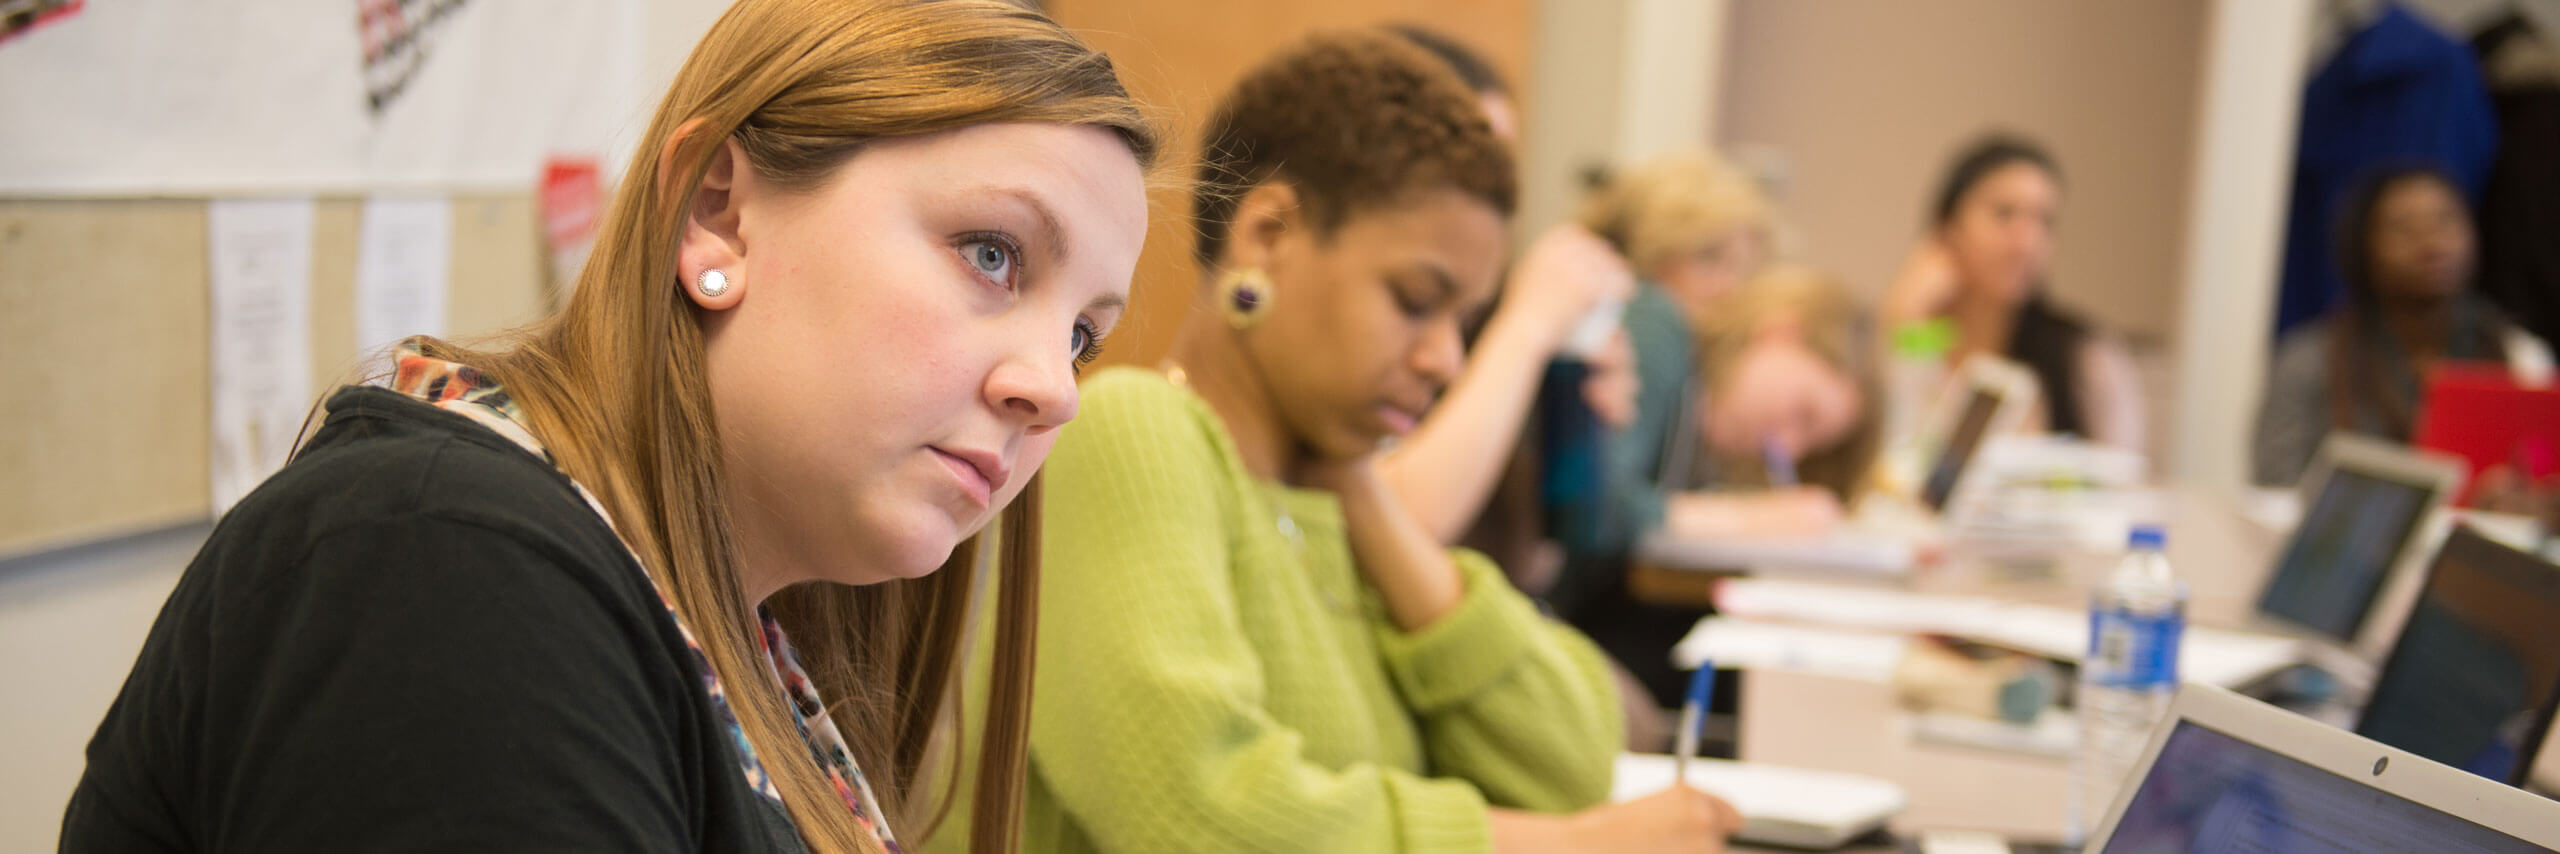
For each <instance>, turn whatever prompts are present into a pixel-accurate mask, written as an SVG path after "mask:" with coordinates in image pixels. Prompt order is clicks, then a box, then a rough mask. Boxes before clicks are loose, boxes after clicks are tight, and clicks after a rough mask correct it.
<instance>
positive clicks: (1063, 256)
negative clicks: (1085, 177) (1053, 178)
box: [969, 184, 1071, 265]
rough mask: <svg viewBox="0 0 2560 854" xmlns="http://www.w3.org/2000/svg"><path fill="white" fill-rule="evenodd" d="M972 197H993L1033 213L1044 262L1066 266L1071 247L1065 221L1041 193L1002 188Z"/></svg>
mask: <svg viewBox="0 0 2560 854" xmlns="http://www.w3.org/2000/svg"><path fill="white" fill-rule="evenodd" d="M969 194H970V195H973V196H981V195H982V196H993V197H995V198H998V199H1003V200H1006V201H1008V202H1011V203H1013V204H1015V205H1019V206H1021V207H1022V208H1023V209H1025V210H1027V211H1030V213H1031V220H1032V228H1033V230H1034V232H1035V233H1034V234H1033V235H1032V242H1033V243H1035V244H1038V246H1039V247H1040V249H1039V251H1040V254H1041V256H1042V257H1041V260H1043V261H1045V262H1047V263H1050V264H1057V265H1064V264H1066V262H1067V251H1068V249H1070V248H1071V247H1069V246H1068V245H1067V230H1066V226H1065V225H1064V224H1063V222H1064V220H1061V219H1059V218H1058V212H1057V211H1056V210H1055V209H1053V208H1051V207H1050V206H1049V203H1048V202H1046V201H1044V200H1042V199H1041V198H1040V194H1039V193H1038V192H1035V191H1033V190H1031V189H1030V188H1028V187H1021V186H1015V185H1010V184H998V185H990V186H985V187H979V188H976V189H973V190H971V191H970V193H969Z"/></svg>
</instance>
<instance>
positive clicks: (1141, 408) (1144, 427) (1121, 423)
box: [1060, 365, 1221, 454]
mask: <svg viewBox="0 0 2560 854" xmlns="http://www.w3.org/2000/svg"><path fill="white" fill-rule="evenodd" d="M1077 393H1078V394H1079V395H1080V397H1081V400H1080V401H1079V403H1078V405H1077V408H1076V418H1075V420H1074V421H1073V422H1070V423H1069V424H1068V425H1067V427H1066V433H1065V436H1066V438H1065V439H1064V440H1062V441H1061V443H1060V446H1061V447H1062V448H1063V447H1065V446H1067V445H1069V444H1085V443H1091V442H1094V441H1097V440H1098V441H1104V442H1111V443H1123V442H1139V443H1143V444H1145V445H1147V446H1149V447H1153V448H1158V449H1161V450H1165V451H1175V452H1179V451H1183V450H1190V451H1194V452H1198V453H1210V454H1214V453H1216V451H1217V447H1218V439H1217V437H1218V436H1219V435H1221V428H1220V426H1219V422H1218V417H1217V413H1216V412H1215V411H1212V410H1211V409H1210V408H1209V404H1208V402H1207V401H1204V400H1201V399H1200V396H1199V395H1197V394H1193V393H1192V392H1191V390H1190V389H1188V388H1185V387H1184V386H1183V385H1182V384H1180V383H1177V382H1175V381H1174V380H1173V379H1171V378H1169V377H1167V376H1165V375H1164V374H1162V373H1159V372H1156V371H1151V370H1147V369H1144V368H1137V367H1130V366H1126V365H1122V366H1115V367H1110V368H1104V369H1103V370H1101V371H1099V372H1096V373H1095V374H1094V375H1093V376H1092V377H1090V378H1088V379H1086V380H1085V381H1084V383H1083V384H1082V385H1081V386H1079V387H1078V389H1077Z"/></svg>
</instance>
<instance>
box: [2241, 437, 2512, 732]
mask: <svg viewBox="0 0 2560 854" xmlns="http://www.w3.org/2000/svg"><path fill="white" fill-rule="evenodd" d="M2461 482H2462V463H2461V461H2459V460H2455V459H2452V458H2449V457H2445V456H2442V455H2438V454H2430V453H2426V452H2422V451H2417V450H2412V449H2409V448H2404V447H2401V446H2397V445H2392V444H2389V443H2386V442H2381V441H2377V440H2373V439H2367V438H2361V437H2356V436H2349V435H2345V434H2332V435H2330V436H2329V438H2328V441H2326V442H2324V443H2323V444H2322V445H2321V448H2320V454H2319V456H2318V457H2317V458H2315V459H2314V461H2313V462H2312V466H2311V470H2310V472H2308V473H2307V474H2305V475H2304V476H2303V479H2302V484H2301V494H2302V507H2303V511H2302V521H2301V522H2300V524H2298V525H2296V526H2295V527H2294V529H2293V534H2292V536H2291V537H2289V538H2287V540H2286V541H2285V544H2284V547H2283V549H2282V550H2281V551H2280V552H2278V555H2279V556H2278V557H2277V559H2276V565H2275V567H2274V569H2273V572H2272V573H2270V574H2269V576H2268V578H2267V583H2266V587H2264V588H2263V589H2262V590H2261V591H2260V593H2259V596H2258V613H2259V614H2261V615H2263V616H2265V617H2268V618H2271V619H2272V621H2274V622H2276V623H2277V624H2279V625H2280V626H2282V627H2285V628H2290V629H2293V630H2296V631H2298V632H2302V633H2307V634H2309V635H2312V636H2314V637H2315V638H2317V639H2318V640H2320V641H2323V642H2324V643H2323V644H2322V646H2325V647H2327V648H2330V649H2332V650H2336V651H2344V652H2346V653H2348V654H2347V655H2326V656H2320V660H2319V661H2317V662H2316V663H2317V664H2319V665H2320V666H2321V667H2323V668H2324V669H2329V670H2331V671H2333V672H2334V673H2335V675H2337V676H2339V677H2340V678H2342V679H2345V680H2347V681H2350V682H2353V683H2357V684H2363V683H2366V682H2368V681H2369V679H2370V676H2371V673H2372V671H2371V665H2370V664H2369V662H2373V661H2376V660H2379V659H2381V658H2382V656H2383V655H2384V654H2385V653H2386V652H2388V651H2389V650H2390V648H2391V641H2392V639H2393V638H2394V637H2396V636H2397V635H2398V632H2399V629H2400V620H2401V618H2402V617H2403V616H2404V615H2405V614H2407V612H2408V607H2409V603H2410V602H2411V601H2412V600H2414V599H2415V598H2416V595H2417V587H2418V582H2419V580H2420V576H2421V575H2422V572H2421V571H2420V570H2421V564H2423V563H2424V561H2425V559H2426V555H2427V554H2428V553H2429V552H2431V551H2432V550H2433V547H2434V545H2435V543H2436V542H2437V539H2438V537H2439V536H2440V535H2441V531H2442V529H2443V524H2444V523H2443V512H2442V511H2443V507H2444V504H2445V502H2446V500H2447V499H2448V498H2449V497H2450V496H2451V495H2452V494H2453V491H2454V488H2455V487H2456V486H2457V485H2459V484H2460V483H2461Z"/></svg>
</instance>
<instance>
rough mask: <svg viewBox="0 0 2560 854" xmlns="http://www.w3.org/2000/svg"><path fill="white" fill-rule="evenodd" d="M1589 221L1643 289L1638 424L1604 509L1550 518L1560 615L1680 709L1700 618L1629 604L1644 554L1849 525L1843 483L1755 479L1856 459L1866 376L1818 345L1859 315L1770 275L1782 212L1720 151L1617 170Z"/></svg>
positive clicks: (1601, 504) (1611, 479) (1841, 354)
mask: <svg viewBox="0 0 2560 854" xmlns="http://www.w3.org/2000/svg"><path fill="white" fill-rule="evenodd" d="M1581 219H1582V222H1583V223H1584V224H1585V225H1586V226H1588V227H1589V228H1590V229H1591V230H1592V231H1593V232H1595V233H1597V234H1599V235H1600V236H1601V237H1603V238H1606V239H1607V240H1608V241H1609V242H1610V243H1611V244H1612V245H1615V246H1616V247H1617V248H1618V249H1619V251H1621V252H1623V253H1625V254H1626V257H1627V259H1628V260H1629V262H1630V263H1631V264H1633V265H1634V267H1635V270H1636V272H1637V275H1638V277H1639V279H1640V280H1641V281H1642V283H1643V284H1642V286H1641V287H1640V288H1639V289H1638V293H1637V296H1636V298H1635V300H1633V301H1632V302H1630V303H1628V304H1627V310H1626V318H1625V322H1626V328H1627V335H1628V337H1629V338H1630V339H1631V340H1632V342H1633V343H1634V346H1635V350H1636V373H1637V376H1638V378H1639V382H1638V389H1637V394H1636V408H1635V418H1634V420H1633V421H1632V422H1631V423H1630V424H1628V425H1627V426H1626V427H1625V428H1623V429H1619V430H1617V431H1615V432H1613V433H1612V434H1611V435H1610V436H1609V437H1608V439H1607V443H1606V446H1605V448H1603V452H1602V453H1600V454H1598V455H1597V457H1598V459H1600V460H1602V461H1603V463H1604V471H1602V472H1599V473H1598V474H1597V476H1598V477H1599V478H1600V479H1601V483H1602V489H1600V490H1597V492H1598V493H1599V494H1601V495H1603V496H1605V497H1604V498H1603V499H1602V500H1600V501H1597V502H1589V503H1587V504H1585V505H1583V506H1572V505H1566V506H1559V507H1556V508H1553V509H1552V511H1551V512H1553V513H1554V514H1555V516H1556V518H1557V521H1558V524H1557V526H1556V527H1557V530H1559V531H1561V532H1563V533H1564V534H1565V536H1564V537H1563V538H1562V541H1563V543H1564V546H1565V550H1566V554H1567V559H1566V564H1565V570H1564V572H1563V573H1562V575H1561V577H1560V578H1559V579H1558V580H1557V583H1556V586H1555V588H1554V589H1553V590H1552V591H1550V593H1549V594H1548V601H1549V602H1551V603H1553V604H1554V606H1555V608H1556V612H1557V613H1558V614H1560V615H1562V616H1564V617H1565V618H1566V619H1567V620H1570V621H1572V622H1573V624H1574V625H1576V626H1579V627H1581V628H1582V629H1583V630H1584V631H1586V632H1589V633H1590V634H1591V636H1592V638H1593V639H1594V640H1596V641H1598V642H1599V643H1600V645H1601V646H1602V647H1603V648H1605V649H1607V650H1608V651H1609V652H1610V654H1611V655H1613V656H1615V657H1616V658H1617V660H1618V662H1619V663H1620V664H1622V665H1624V666H1625V667H1626V668H1627V670H1628V671H1629V672H1630V673H1632V674H1633V675H1634V676H1635V677H1636V679H1637V680H1638V681H1639V682H1641V683H1642V684H1643V685H1644V687H1645V689H1646V690H1647V692H1648V693H1649V694H1650V695H1651V696H1652V699H1653V701H1654V702H1655V703H1656V704H1657V705H1658V706H1660V707H1666V708H1667V707H1671V706H1676V705H1678V701H1679V697H1680V694H1681V692H1682V690H1683V688H1684V687H1685V685H1686V677H1685V675H1684V674H1682V673H1679V672H1677V671H1675V670H1673V669H1672V667H1671V666H1670V664H1669V662H1668V661H1667V660H1666V659H1667V656H1665V655H1663V653H1662V651H1663V650H1666V649H1669V648H1670V647H1671V645H1672V644H1673V643H1675V642H1677V641H1678V640H1679V638H1680V636H1681V635H1682V634H1684V633H1686V632H1687V631H1688V630H1689V628H1690V627H1691V626H1693V625H1695V624H1696V622H1697V619H1698V617H1699V616H1700V613H1699V612H1698V611H1696V610H1694V609H1689V608H1672V607H1662V606H1656V605H1652V604H1648V603H1644V602H1639V601H1636V600H1635V599H1634V597H1633V596H1631V595H1630V594H1629V593H1628V591H1627V588H1626V571H1627V566H1628V563H1629V561H1630V559H1631V557H1632V553H1633V550H1634V547H1635V544H1636V542H1637V541H1638V539H1639V538H1640V537H1642V536H1643V535H1644V534H1646V533H1647V532H1649V531H1653V530H1656V529H1659V530H1662V531H1665V532H1668V533H1669V534H1670V535H1672V536H1677V537H1683V538H1689V539H1712V538H1717V537H1740V536H1771V535H1788V534H1802V535H1811V534H1818V533H1821V532H1823V531H1827V530H1829V529H1831V528H1832V527H1833V526H1835V525H1837V524H1838V523H1839V520H1840V518H1841V516H1842V515H1843V510H1842V507H1843V504H1844V502H1845V501H1847V500H1848V498H1849V497H1850V496H1849V494H1848V490H1847V487H1848V483H1847V480H1846V479H1835V480H1829V481H1825V482H1823V483H1820V484H1815V483H1811V482H1806V483H1772V482H1769V481H1767V480H1765V479H1753V476H1754V475H1756V474H1757V473H1760V472H1761V464H1760V463H1758V462H1753V461H1751V460H1754V459H1756V458H1760V457H1763V456H1764V455H1765V454H1768V453H1776V454H1781V455H1784V456H1785V457H1787V459H1788V460H1789V461H1790V462H1795V461H1799V460H1805V459H1807V457H1808V455H1811V454H1816V453H1828V452H1829V449H1832V448H1834V447H1839V446H1844V445H1848V446H1854V445H1855V444H1857V443H1856V442H1855V441H1853V439H1854V436H1855V434H1856V432H1857V431H1858V429H1859V425H1860V424H1861V423H1863V419H1864V418H1865V417H1866V411H1867V410H1868V409H1869V408H1870V407H1869V406H1868V405H1867V404H1868V399H1867V390H1866V389H1864V388H1862V387H1861V386H1860V384H1859V383H1858V381H1857V379H1856V377H1857V376H1858V371H1857V370H1856V369H1855V366H1854V365H1853V364H1850V363H1852V362H1854V361H1855V360H1854V358H1852V355H1851V354H1850V353H1849V352H1847V351H1845V350H1842V349H1840V348H1839V347H1836V346H1835V347H1832V348H1831V350H1832V351H1833V352H1830V353H1825V352H1821V351H1820V350H1819V349H1818V348H1816V347H1814V346H1811V345H1813V344H1817V343H1820V341H1822V340H1829V339H1836V338H1837V337H1838V336H1837V335H1834V334H1832V332H1833V330H1832V329H1831V326H1832V325H1833V324H1838V323H1847V322H1850V321H1851V320H1852V319H1853V316H1854V312H1855V310H1856V309H1855V306H1854V305H1852V304H1849V303H1847V302H1846V301H1845V299H1842V298H1840V297H1841V295H1840V294H1839V293H1838V289H1837V287H1836V286H1832V285H1827V284H1825V282H1824V281H1823V280H1822V279H1820V278H1819V277H1816V276H1812V275H1811V274H1809V273H1790V274H1788V275H1782V276H1775V277H1765V276H1764V274H1765V273H1766V272H1767V271H1769V270H1770V269H1771V268H1772V264H1773V263H1774V261H1775V258H1776V256H1777V254H1778V245H1777V243H1778V230H1779V224H1778V218H1777V213H1776V210H1775V208H1774V206H1773V205H1772V204H1771V203H1770V201H1769V199H1768V197H1767V195H1766V194H1765V193H1764V192H1763V191H1762V190H1761V188H1760V184H1759V181H1758V179H1757V178H1756V177H1754V176H1753V175H1752V174H1751V173H1749V172H1748V171H1745V170H1744V169H1743V168H1741V167H1740V166H1737V165H1735V164H1734V163H1733V162H1732V161H1730V160H1728V159H1726V158H1725V157H1724V156H1722V155H1720V154H1717V153H1716V152H1714V151H1711V150H1708V149H1704V148H1695V149H1687V150H1680V151H1673V152H1669V153H1665V154H1662V155H1659V156H1656V157H1654V158H1652V159H1650V160H1647V161H1644V162H1641V163H1638V164H1635V165H1633V166H1631V167H1629V168H1626V169H1624V170H1621V171H1619V172H1618V173H1617V174H1615V175H1612V176H1610V177H1609V178H1608V179H1607V180H1605V181H1603V182H1602V183H1601V184H1600V186H1598V187H1597V188H1595V189H1594V190H1593V192H1592V194H1591V196H1590V198H1589V199H1587V200H1586V201H1585V203H1584V205H1583V209H1582V212H1581ZM1764 278H1767V281H1766V282H1763V281H1762V280H1763V279H1764ZM1826 294H1827V295H1826ZM1814 311H1819V312H1820V314H1821V316H1819V317H1816V316H1812V315H1811V314H1809V312H1814ZM1809 332H1813V333H1820V334H1819V335H1815V334H1808V333H1809ZM1687 426H1694V427H1695V428H1696V429H1687ZM1684 437H1692V438H1684ZM1683 443H1687V444H1686V446H1685V447H1682V444H1683ZM1847 456H1848V457H1855V456H1857V454H1856V453H1855V452H1854V451H1852V452H1851V453H1849V454H1847ZM1684 458H1686V459H1691V460H1699V461H1703V462H1705V463H1707V465H1704V466H1689V465H1683V464H1682V463H1681V460H1682V459H1684ZM1841 464H1842V465H1852V464H1854V462H1853V461H1850V460H1847V459H1844V460H1842V461H1841ZM1834 468H1837V466H1834ZM1675 469H1676V470H1675ZM1698 469H1709V470H1712V471H1701V470H1698ZM1819 470H1820V469H1819V467H1817V471H1819ZM1550 476H1551V477H1553V476H1557V475H1556V474H1555V473H1550ZM1710 487H1712V488H1710ZM1725 694H1726V696H1731V694H1730V692H1725Z"/></svg>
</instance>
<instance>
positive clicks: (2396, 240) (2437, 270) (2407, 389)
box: [2251, 165, 2548, 486]
mask: <svg viewBox="0 0 2560 854" xmlns="http://www.w3.org/2000/svg"><path fill="white" fill-rule="evenodd" d="M2340 213H2341V215H2340V217H2339V219H2338V230H2337V242H2336V245H2337V251H2338V269H2339V270H2340V271H2342V272H2343V273H2344V274H2345V279H2346V287H2347V299H2346V301H2345V302H2343V303H2341V304H2340V305H2339V307H2337V308H2335V309H2332V310H2331V311H2330V312H2329V313H2328V314H2326V315H2324V316H2322V317H2320V318H2319V319H2317V320H2314V321H2312V322H2310V323H2307V324H2304V325H2303V326H2301V327H2299V328H2296V329H2295V330H2294V331H2292V332H2289V333H2286V334H2285V336H2284V338H2283V339H2282V340H2281V341H2279V342H2277V344H2276V352H2275V357H2274V359H2273V361H2272V362H2271V364H2270V365H2269V368H2268V372H2267V384H2266V391H2265V394H2264V397H2263V398H2262V399H2261V402H2260V404H2259V407H2258V426H2257V437H2256V439H2255V441H2254V442H2252V443H2251V446H2252V451H2253V452H2254V456H2255V459H2254V461H2253V471H2254V473H2255V477H2256V480H2257V482H2258V483H2260V484H2264V485H2269V486H2281V485H2289V484H2292V483H2293V482H2294V481H2296V480H2298V479H2300V478H2301V476H2302V472H2303V470H2304V469H2305V468H2308V467H2309V466H2310V464H2311V457H2312V455H2313V454H2314V453H2315V452H2317V451H2318V450H2319V447H2320V442H2321V438H2322V437H2323V436H2326V435H2328V433H2329V432H2330V431H2332V430H2344V431H2348V432H2353V433H2360V434H2364V435H2368V436H2375V437H2380V438H2383V439H2388V440H2391V441H2395V442H2406V441H2409V437H2410V433H2411V431H2412V430H2414V429H2416V417H2417V408H2418V403H2419V394H2420V393H2421V390H2422V388H2423V383H2424V380H2425V377H2426V375H2427V372H2428V370H2429V369H2431V368H2433V367H2434V366H2435V365H2436V364H2437V363H2439V362H2442V361H2445V360H2460V361H2484V362H2496V363H2500V364H2505V363H2508V362H2509V361H2510V358H2511V354H2515V355H2522V354H2521V353H2517V352H2516V351H2520V350H2527V349H2532V350H2543V349H2544V348H2543V345H2542V342H2540V341H2538V340H2536V339H2534V338H2533V337H2532V336H2531V335H2530V334H2529V333H2526V332H2523V331H2522V330H2519V329H2517V328H2515V327H2514V326H2512V325H2510V324H2509V323H2508V322H2507V320H2506V318H2505V317H2503V316H2502V315H2501V314H2500V313H2499V312H2498V310H2497V308H2496V307H2494V306H2491V305H2490V304H2489V302H2488V301H2487V300H2485V299H2482V298H2481V297H2480V296H2479V295H2478V294H2476V293H2474V292H2473V291H2472V282H2471V280H2472V274H2473V272H2474V271H2475V270H2476V269H2477V263H2478V259H2479V253H2478V246H2479V242H2478V240H2477V232H2476V230H2475V228H2474V225H2473V222H2472V219H2471V211H2470V208H2469V207H2468V206H2467V204H2466V203H2465V201H2464V200H2463V197H2462V192H2461V190H2459V189H2457V187H2456V185H2455V184H2454V183H2453V179H2452V178H2451V177H2449V176H2448V175H2447V174H2446V173H2445V172H2443V171H2442V170H2440V169H2437V168H2435V167H2433V166H2420V165H2409V166H2396V167H2389V168H2385V169H2383V170H2380V171H2377V172H2375V173H2374V174H2373V175H2372V176H2370V177H2369V178H2368V179H2367V180H2366V181H2365V182H2364V183H2362V184H2361V185H2359V186H2358V187H2357V188H2356V189H2355V190H2354V191H2353V192H2352V193H2351V194H2350V195H2349V196H2348V197H2347V202H2346V205H2345V206H2344V207H2343V208H2341V209H2340ZM2545 352H2546V354H2547V351H2545ZM2541 359H2542V361H2543V362H2544V363H2547V361H2548V356H2547V355H2543V356H2542V357H2541Z"/></svg>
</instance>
